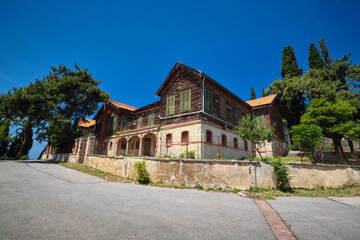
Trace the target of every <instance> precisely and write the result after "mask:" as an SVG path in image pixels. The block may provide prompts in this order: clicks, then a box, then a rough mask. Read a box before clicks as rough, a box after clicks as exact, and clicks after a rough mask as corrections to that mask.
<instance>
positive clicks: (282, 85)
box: [266, 76, 306, 127]
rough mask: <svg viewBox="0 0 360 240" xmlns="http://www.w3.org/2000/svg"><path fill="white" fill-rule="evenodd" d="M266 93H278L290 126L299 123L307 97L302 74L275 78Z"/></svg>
mask: <svg viewBox="0 0 360 240" xmlns="http://www.w3.org/2000/svg"><path fill="white" fill-rule="evenodd" d="M266 94H278V95H279V98H280V102H281V105H282V106H283V108H284V111H285V119H286V121H287V123H288V126H289V127H291V126H294V125H298V124H299V123H300V118H301V116H302V114H304V113H305V110H306V99H305V97H304V87H303V78H302V77H301V76H298V77H293V78H285V79H283V80H280V79H275V81H274V82H273V83H272V84H271V85H269V89H268V90H266Z"/></svg>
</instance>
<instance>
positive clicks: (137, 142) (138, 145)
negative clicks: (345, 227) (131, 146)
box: [135, 141, 140, 149]
mask: <svg viewBox="0 0 360 240" xmlns="http://www.w3.org/2000/svg"><path fill="white" fill-rule="evenodd" d="M139 147H140V141H136V142H135V149H139Z"/></svg>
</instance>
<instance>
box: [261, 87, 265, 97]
mask: <svg viewBox="0 0 360 240" xmlns="http://www.w3.org/2000/svg"><path fill="white" fill-rule="evenodd" d="M261 97H266V94H265V90H264V88H262V89H261Z"/></svg>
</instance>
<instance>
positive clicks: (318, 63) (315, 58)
mask: <svg viewBox="0 0 360 240" xmlns="http://www.w3.org/2000/svg"><path fill="white" fill-rule="evenodd" d="M308 61H309V67H310V69H321V68H323V67H325V63H324V61H323V60H322V58H321V55H320V53H319V51H318V50H317V48H316V47H315V45H314V44H313V43H311V44H310V46H309V57H308Z"/></svg>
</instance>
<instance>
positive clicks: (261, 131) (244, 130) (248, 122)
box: [235, 114, 275, 159]
mask: <svg viewBox="0 0 360 240" xmlns="http://www.w3.org/2000/svg"><path fill="white" fill-rule="evenodd" d="M235 131H236V132H237V134H238V135H239V136H240V137H241V138H242V139H244V140H246V141H249V142H251V145H252V146H253V147H254V148H255V149H256V151H257V152H258V154H259V156H260V158H261V159H263V157H262V156H261V153H260V149H261V148H263V147H264V146H265V143H266V141H267V142H271V141H272V140H273V139H274V138H275V133H274V132H275V130H274V127H266V126H265V124H263V123H260V122H258V120H257V119H256V118H254V119H251V115H250V114H247V115H246V116H245V117H243V118H242V119H241V121H240V122H239V126H237V127H235Z"/></svg>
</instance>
